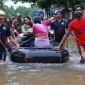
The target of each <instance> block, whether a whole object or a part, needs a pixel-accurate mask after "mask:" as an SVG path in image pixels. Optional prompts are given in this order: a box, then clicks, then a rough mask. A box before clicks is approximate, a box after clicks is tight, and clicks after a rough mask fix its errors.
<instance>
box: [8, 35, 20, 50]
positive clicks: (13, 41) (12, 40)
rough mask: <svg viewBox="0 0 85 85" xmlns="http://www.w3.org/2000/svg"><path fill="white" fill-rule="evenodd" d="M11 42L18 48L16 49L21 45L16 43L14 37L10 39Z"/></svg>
mask: <svg viewBox="0 0 85 85" xmlns="http://www.w3.org/2000/svg"><path fill="white" fill-rule="evenodd" d="M9 39H10V41H11V42H12V43H13V44H14V45H15V46H16V48H17V49H18V48H19V45H18V44H17V43H16V42H15V40H14V39H13V37H12V36H10V37H9Z"/></svg>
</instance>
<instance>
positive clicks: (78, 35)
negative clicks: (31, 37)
mask: <svg viewBox="0 0 85 85" xmlns="http://www.w3.org/2000/svg"><path fill="white" fill-rule="evenodd" d="M74 14H75V16H76V19H74V20H73V21H72V22H71V23H70V24H69V26H68V29H67V32H66V34H65V35H64V37H63V39H62V40H61V42H60V44H59V45H58V47H57V50H59V49H60V48H61V46H62V45H63V43H64V42H65V41H66V39H67V38H68V36H69V34H71V31H72V30H73V31H74V35H75V36H74V37H75V40H76V42H77V45H78V49H79V53H80V55H81V60H80V63H85V17H83V10H82V7H81V5H76V6H75V9H74Z"/></svg>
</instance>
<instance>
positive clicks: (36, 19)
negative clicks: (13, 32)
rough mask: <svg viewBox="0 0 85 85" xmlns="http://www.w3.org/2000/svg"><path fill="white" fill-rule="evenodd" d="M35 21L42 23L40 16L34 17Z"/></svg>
mask: <svg viewBox="0 0 85 85" xmlns="http://www.w3.org/2000/svg"><path fill="white" fill-rule="evenodd" d="M34 23H35V24H36V23H39V24H41V18H40V17H39V16H36V17H34Z"/></svg>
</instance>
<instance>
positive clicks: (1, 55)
mask: <svg viewBox="0 0 85 85" xmlns="http://www.w3.org/2000/svg"><path fill="white" fill-rule="evenodd" d="M0 60H4V61H5V60H6V53H0Z"/></svg>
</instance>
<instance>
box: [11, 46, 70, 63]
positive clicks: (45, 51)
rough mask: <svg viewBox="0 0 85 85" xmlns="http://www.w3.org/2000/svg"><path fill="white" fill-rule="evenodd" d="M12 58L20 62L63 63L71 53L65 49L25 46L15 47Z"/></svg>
mask: <svg viewBox="0 0 85 85" xmlns="http://www.w3.org/2000/svg"><path fill="white" fill-rule="evenodd" d="M10 59H11V61H13V62H18V63H63V62H66V61H68V60H69V53H68V51H67V50H65V49H61V50H59V51H54V50H52V48H34V47H23V48H22V49H19V50H16V49H13V50H12V52H11V53H10Z"/></svg>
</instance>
